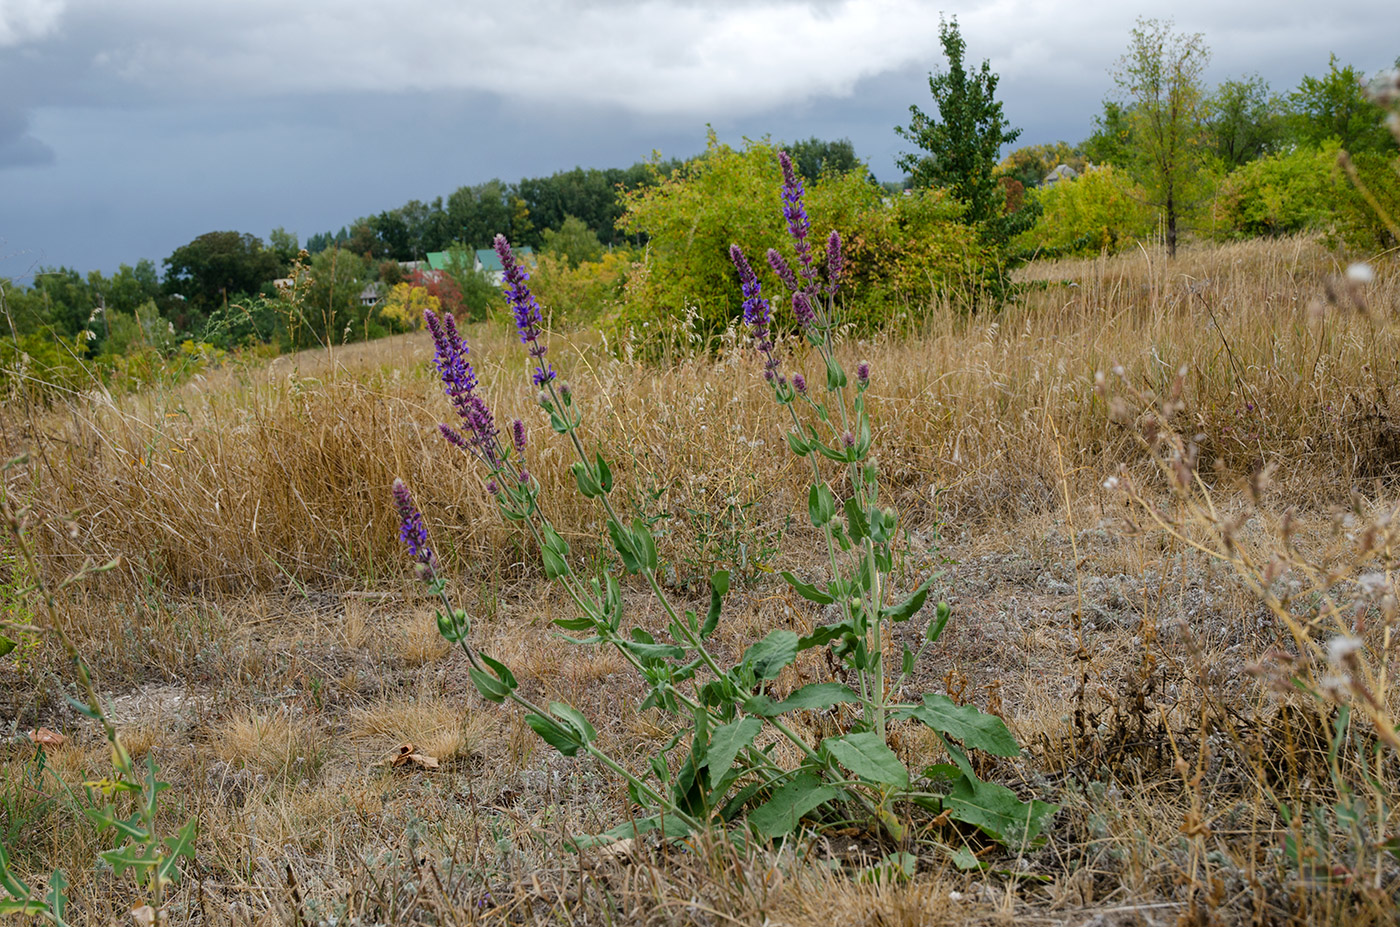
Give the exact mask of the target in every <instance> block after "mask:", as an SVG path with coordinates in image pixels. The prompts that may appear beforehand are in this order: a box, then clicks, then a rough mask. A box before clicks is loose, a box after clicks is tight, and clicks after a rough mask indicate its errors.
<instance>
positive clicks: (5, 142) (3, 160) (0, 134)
mask: <svg viewBox="0 0 1400 927" xmlns="http://www.w3.org/2000/svg"><path fill="white" fill-rule="evenodd" d="M53 161H54V151H53V148H51V147H50V146H48V145H46V144H44V143H43V142H41V141H40V140H39V139H37V138H35V137H34V136H33V135H31V134H29V117H28V116H27V115H25V114H24V113H22V112H19V111H17V110H12V109H7V108H4V107H3V106H0V168H7V167H34V166H37V165H43V164H52V163H53Z"/></svg>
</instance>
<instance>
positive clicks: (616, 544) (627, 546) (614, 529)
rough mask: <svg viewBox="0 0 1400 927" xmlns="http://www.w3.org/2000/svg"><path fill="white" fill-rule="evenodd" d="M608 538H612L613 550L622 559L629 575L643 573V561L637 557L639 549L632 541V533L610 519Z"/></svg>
mask: <svg viewBox="0 0 1400 927" xmlns="http://www.w3.org/2000/svg"><path fill="white" fill-rule="evenodd" d="M608 536H609V537H610V538H612V542H613V549H614V550H616V551H617V553H618V556H620V557H621V558H622V568H623V569H624V570H626V571H627V572H628V573H640V572H641V571H642V560H641V558H640V557H638V555H637V549H636V547H635V545H634V542H633V540H632V533H631V532H630V531H628V530H627V529H626V528H624V527H622V525H620V524H618V523H617V521H616V520H614V519H611V518H609V519H608Z"/></svg>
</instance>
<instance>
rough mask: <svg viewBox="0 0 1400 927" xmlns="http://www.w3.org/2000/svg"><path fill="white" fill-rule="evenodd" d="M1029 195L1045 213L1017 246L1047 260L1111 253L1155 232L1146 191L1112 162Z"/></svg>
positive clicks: (1019, 239)
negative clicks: (1146, 199)
mask: <svg viewBox="0 0 1400 927" xmlns="http://www.w3.org/2000/svg"><path fill="white" fill-rule="evenodd" d="M1031 195H1032V196H1034V197H1035V198H1036V200H1037V201H1038V202H1039V203H1040V206H1041V209H1042V212H1041V215H1040V218H1039V219H1037V220H1036V223H1035V226H1034V227H1033V228H1031V229H1030V230H1029V231H1026V232H1024V233H1022V234H1021V235H1020V237H1018V238H1017V239H1016V245H1017V247H1020V248H1023V249H1025V250H1027V251H1033V252H1036V253H1038V254H1039V255H1040V256H1043V257H1050V256H1060V255H1069V254H1082V255H1093V254H1099V253H1100V252H1103V251H1107V252H1109V253H1113V252H1116V251H1121V250H1123V249H1124V248H1130V247H1132V246H1133V245H1134V243H1136V242H1137V241H1139V240H1142V239H1145V238H1147V237H1148V236H1149V235H1150V234H1151V233H1152V225H1153V220H1152V210H1151V209H1150V208H1149V207H1148V206H1147V205H1146V204H1145V203H1144V201H1143V200H1144V195H1143V191H1142V188H1141V187H1139V186H1138V185H1137V184H1136V183H1134V182H1133V180H1132V178H1130V177H1129V176H1128V175H1127V172H1126V171H1124V170H1123V169H1122V168H1117V167H1114V166H1112V165H1110V164H1105V165H1102V166H1100V167H1095V168H1093V169H1091V170H1089V171H1087V172H1086V173H1085V174H1084V175H1083V176H1080V177H1077V178H1075V179H1073V180H1061V181H1059V182H1058V183H1055V184H1053V185H1051V186H1049V187H1042V188H1040V189H1038V190H1035V191H1033V192H1032V194H1031Z"/></svg>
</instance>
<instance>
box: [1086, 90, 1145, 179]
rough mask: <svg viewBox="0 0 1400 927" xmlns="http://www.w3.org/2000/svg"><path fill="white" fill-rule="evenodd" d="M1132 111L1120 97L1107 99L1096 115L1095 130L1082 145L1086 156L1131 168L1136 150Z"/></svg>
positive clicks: (1092, 159) (1099, 162)
mask: <svg viewBox="0 0 1400 927" xmlns="http://www.w3.org/2000/svg"><path fill="white" fill-rule="evenodd" d="M1131 112H1132V108H1131V107H1130V106H1125V105H1123V104H1122V103H1119V102H1118V101H1117V100H1104V101H1103V112H1101V113H1099V114H1098V115H1097V116H1095V117H1094V133H1093V134H1092V135H1090V136H1089V137H1088V138H1087V139H1085V140H1084V141H1083V142H1081V143H1080V145H1079V150H1080V151H1082V152H1084V157H1086V158H1088V159H1089V160H1090V161H1092V162H1093V163H1095V164H1112V165H1114V166H1115V167H1123V168H1126V167H1128V165H1129V162H1130V161H1131V160H1132V155H1133V151H1134V140H1133V121H1132V119H1131V118H1129V116H1130V113H1131Z"/></svg>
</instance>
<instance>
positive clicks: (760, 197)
mask: <svg viewBox="0 0 1400 927" xmlns="http://www.w3.org/2000/svg"><path fill="white" fill-rule="evenodd" d="M776 154H777V151H776V149H775V148H774V147H773V146H772V145H771V144H770V143H768V142H766V141H764V142H755V141H749V142H747V144H746V146H745V148H744V149H743V150H742V151H736V150H735V149H733V148H730V147H729V146H727V145H722V144H720V143H719V142H718V141H717V140H716V139H715V137H714V135H713V133H712V134H711V136H710V146H709V149H708V150H707V151H706V153H705V155H704V156H703V157H701V158H699V159H697V160H696V161H694V162H692V163H691V164H689V165H687V166H686V167H684V168H682V169H679V170H677V171H675V172H674V173H673V174H672V175H671V176H670V177H669V178H667V179H665V180H661V181H658V182H657V183H656V184H655V185H653V186H649V187H646V188H644V189H641V190H638V191H634V192H631V193H628V194H625V198H626V206H627V212H626V213H625V214H624V216H623V217H622V219H621V224H622V225H623V226H624V227H626V228H627V229H628V230H629V231H632V232H636V233H641V234H645V235H647V236H648V237H649V239H650V244H649V245H648V247H647V251H646V256H645V259H644V261H643V262H642V264H641V266H640V267H639V268H638V272H637V273H636V274H634V275H633V277H632V278H630V280H629V282H628V288H627V298H626V301H625V303H624V304H623V305H622V306H621V308H620V311H619V312H618V313H617V315H616V316H615V317H614V318H613V319H612V320H611V322H610V325H609V328H610V329H611V331H612V333H613V334H615V335H617V336H619V338H621V339H627V338H629V337H630V338H631V340H632V342H633V343H634V344H635V343H636V342H637V340H638V339H637V337H636V336H637V333H638V332H645V335H644V336H643V340H642V344H641V347H642V349H643V352H644V353H653V354H654V353H659V352H661V351H664V350H666V349H667V348H669V347H672V346H674V342H685V341H687V340H688V341H694V342H701V343H703V342H706V341H708V340H709V339H710V338H712V337H713V336H715V335H717V334H718V333H720V332H722V331H724V330H725V329H726V328H727V327H728V326H730V325H731V324H732V323H734V322H735V321H736V320H737V319H738V318H739V312H740V300H739V299H738V298H737V297H736V296H735V294H736V292H737V282H738V281H737V280H736V279H735V277H734V270H733V267H732V266H731V265H730V263H729V261H728V259H727V257H726V253H727V249H728V247H729V244H730V242H732V241H734V240H736V239H740V240H743V241H747V242H749V243H751V244H750V246H751V247H752V248H754V249H755V250H756V251H757V252H758V253H764V252H767V251H769V250H770V249H772V250H776V251H778V252H779V253H780V254H782V255H784V256H786V257H788V258H791V257H793V256H794V250H793V244H792V243H791V241H789V239H788V238H787V237H786V236H785V235H784V234H783V215H782V213H781V212H780V211H779V210H778V209H777V208H776V207H777V206H778V205H779V204H778V201H777V198H776V197H775V196H774V195H773V193H772V191H773V190H774V189H776V188H777V186H778V185H779V184H780V182H781V177H780V174H779V171H778V168H777V158H776ZM804 194H805V196H804V202H806V203H807V204H808V205H807V208H808V209H809V210H810V215H811V221H812V222H813V223H814V224H815V225H817V226H818V227H820V228H831V229H834V230H836V231H837V232H839V233H840V235H841V237H842V239H843V240H844V241H846V242H847V246H848V248H849V250H850V253H851V256H852V258H853V264H858V266H859V268H860V269H859V270H858V271H855V272H854V273H853V275H852V276H851V278H850V280H849V281H847V283H846V284H845V285H844V286H843V289H842V292H843V294H844V297H843V301H844V309H845V315H844V321H845V322H847V323H850V324H853V325H854V326H855V327H856V329H857V330H858V331H871V330H874V329H878V328H880V327H882V326H883V325H885V324H886V323H887V322H889V321H890V320H891V319H892V318H894V317H895V316H896V315H897V314H899V313H901V312H903V311H905V310H908V309H909V308H910V307H911V306H919V305H926V304H928V303H930V302H932V301H934V300H936V299H938V298H940V297H948V296H951V297H952V298H954V299H956V300H960V301H966V302H973V301H976V300H977V299H978V298H979V296H980V294H981V293H982V292H983V291H985V290H986V288H987V287H988V285H989V284H991V283H993V282H994V278H996V277H997V276H998V275H999V272H1000V271H999V268H1000V267H1001V266H1002V262H1001V261H1000V260H999V259H998V257H997V255H996V253H995V249H994V248H992V246H990V245H987V244H985V243H983V242H982V241H981V240H980V239H979V236H978V235H977V232H976V230H975V229H974V228H972V227H971V226H969V225H968V224H967V223H966V222H965V221H964V220H963V212H964V209H963V207H962V206H960V205H959V204H958V203H956V202H954V201H953V200H952V198H951V197H950V196H949V194H948V193H947V191H943V190H937V189H929V190H926V191H918V192H915V191H909V192H908V193H906V194H905V195H903V196H897V197H893V198H887V197H886V196H885V193H884V190H883V189H882V188H880V187H877V186H875V185H874V184H872V183H870V182H869V180H868V178H867V175H866V173H865V172H864V171H852V172H849V173H846V174H826V175H824V176H822V177H821V178H819V179H818V180H817V181H816V182H815V183H813V184H811V185H810V188H809V189H807V190H805V191H804ZM814 260H815V262H816V266H817V267H819V268H820V267H824V266H825V262H826V256H825V253H824V252H823V251H822V250H821V248H820V246H818V247H817V249H816V250H815V252H814ZM775 324H777V325H778V326H779V327H780V328H783V329H786V330H791V328H792V321H791V317H790V316H789V315H787V314H786V313H784V314H783V318H782V320H781V321H778V322H776V323H775ZM658 333H660V334H658Z"/></svg>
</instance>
